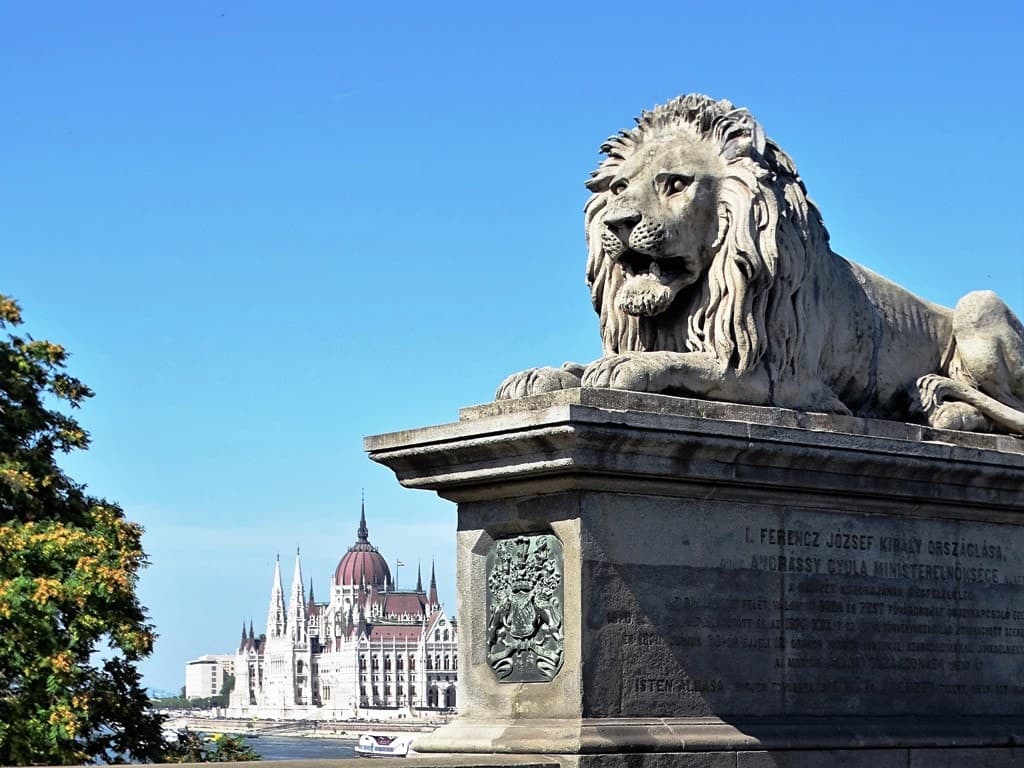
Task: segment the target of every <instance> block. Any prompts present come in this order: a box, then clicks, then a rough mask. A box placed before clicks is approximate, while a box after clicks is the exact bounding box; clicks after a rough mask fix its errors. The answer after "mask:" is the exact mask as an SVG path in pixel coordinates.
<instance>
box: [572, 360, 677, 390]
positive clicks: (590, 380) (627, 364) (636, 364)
mask: <svg viewBox="0 0 1024 768" xmlns="http://www.w3.org/2000/svg"><path fill="white" fill-rule="evenodd" d="M656 374H657V372H656V371H655V370H654V369H653V367H652V366H651V365H649V364H648V361H647V360H646V359H644V358H641V357H638V356H635V355H609V356H608V357H602V358H601V359H600V360H597V361H595V362H593V363H591V364H590V365H588V366H587V368H586V370H585V371H584V372H583V380H582V384H583V386H584V387H602V388H605V389H628V390H632V391H634V392H657V391H658V390H657V384H656V382H655V379H656V378H657V375H656Z"/></svg>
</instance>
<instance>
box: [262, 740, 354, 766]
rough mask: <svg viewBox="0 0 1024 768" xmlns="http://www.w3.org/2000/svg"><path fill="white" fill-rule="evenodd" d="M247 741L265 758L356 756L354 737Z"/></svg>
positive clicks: (296, 758)
mask: <svg viewBox="0 0 1024 768" xmlns="http://www.w3.org/2000/svg"><path fill="white" fill-rule="evenodd" d="M245 743H246V744H248V745H249V746H250V747H252V748H253V749H254V750H256V752H258V753H259V755H260V757H262V758H263V759H264V760H324V759H338V758H347V757H355V756H356V753H355V747H356V742H355V740H353V739H321V738H310V737H304V736H260V737H259V738H258V739H246V740H245ZM367 762H369V761H367Z"/></svg>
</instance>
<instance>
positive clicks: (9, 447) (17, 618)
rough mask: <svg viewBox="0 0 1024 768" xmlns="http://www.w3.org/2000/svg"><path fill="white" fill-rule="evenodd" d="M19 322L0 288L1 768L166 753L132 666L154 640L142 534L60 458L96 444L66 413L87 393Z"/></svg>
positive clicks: (57, 353) (58, 356)
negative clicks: (142, 582)
mask: <svg viewBox="0 0 1024 768" xmlns="http://www.w3.org/2000/svg"><path fill="white" fill-rule="evenodd" d="M20 324H21V312H20V309H19V307H18V305H17V303H16V302H15V301H13V300H12V299H9V298H7V297H5V296H2V295H0V331H2V332H3V334H2V335H0V765H16V764H29V763H31V764H60V763H63V764H72V763H81V762H83V761H108V762H109V761H117V762H120V761H127V760H136V761H154V760H161V759H163V758H164V757H165V756H166V755H165V749H166V745H165V743H164V739H163V737H162V734H161V717H160V716H159V715H157V714H156V713H154V712H153V711H152V709H151V708H150V705H149V701H148V697H147V696H146V694H145V692H144V691H143V689H142V687H141V685H140V678H139V673H138V671H137V670H136V663H137V662H138V661H139V660H141V659H143V658H145V657H146V656H147V655H149V653H150V652H151V651H152V647H153V638H154V635H153V628H152V626H151V625H150V624H149V623H148V621H147V617H146V614H145V611H144V609H143V608H142V606H141V605H140V604H139V602H138V599H137V597H136V595H135V587H136V582H137V579H138V574H139V570H140V569H141V568H142V567H143V566H144V565H145V564H146V562H147V561H146V556H145V553H144V552H143V550H142V545H141V537H142V529H141V527H140V526H138V525H136V524H135V523H131V522H128V521H127V520H126V519H125V517H124V513H123V512H122V510H121V509H120V507H118V506H117V505H116V504H112V503H109V502H107V501H105V500H103V499H98V498H95V497H93V496H90V495H89V494H88V493H87V492H86V489H85V486H84V485H81V484H78V483H76V482H74V481H73V480H72V479H71V478H69V477H68V476H67V475H66V474H64V472H63V471H62V470H61V469H60V467H59V466H58V465H57V461H56V458H57V455H58V454H59V453H67V452H69V451H72V450H76V449H77V450H81V449H85V448H86V447H88V444H89V437H88V435H87V434H86V432H85V431H84V430H83V429H82V428H81V427H80V426H79V424H78V423H77V422H76V421H75V419H74V418H72V417H71V416H70V415H69V411H70V410H71V409H74V408H77V407H78V406H79V405H80V404H81V403H82V402H83V401H84V400H86V399H87V398H89V397H91V396H92V392H91V391H90V390H89V388H88V387H86V386H85V385H84V384H83V383H82V382H80V381H78V380H77V379H75V378H73V377H71V376H69V375H68V374H67V373H65V363H66V360H67V353H66V352H65V351H64V349H63V348H62V347H60V346H59V345H57V344H53V343H51V342H48V341H36V340H34V339H32V337H31V336H28V335H25V336H18V335H15V334H14V333H13V329H14V328H15V327H16V326H18V325H20ZM61 409H63V410H61Z"/></svg>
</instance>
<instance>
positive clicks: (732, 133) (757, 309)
mask: <svg viewBox="0 0 1024 768" xmlns="http://www.w3.org/2000/svg"><path fill="white" fill-rule="evenodd" d="M666 139H669V140H672V139H677V140H685V141H701V142H705V143H707V144H708V145H709V146H710V147H711V148H713V149H714V151H716V152H717V153H718V155H719V156H720V157H721V158H722V160H723V161H724V162H725V164H726V168H727V171H726V174H725V175H724V177H723V178H722V179H721V180H720V187H719V196H718V201H717V203H718V216H719V231H718V238H717V242H716V243H715V245H714V246H713V254H712V261H711V265H710V267H709V268H708V270H707V271H706V273H705V274H704V275H703V276H702V277H701V278H700V279H698V281H697V282H696V283H694V284H693V285H691V286H689V287H688V288H686V289H684V290H683V292H682V294H681V295H680V296H678V297H677V298H676V300H675V302H674V303H673V305H672V306H671V307H670V308H669V309H668V310H667V311H666V312H664V313H662V314H660V315H656V316H654V317H635V316H632V315H628V314H626V313H625V312H623V311H621V310H620V309H618V308H617V307H616V304H615V295H616V293H617V292H618V290H619V288H620V286H621V285H622V282H623V280H624V276H623V273H622V270H621V269H620V268H619V267H618V266H617V265H616V264H615V263H614V261H613V260H612V259H611V258H609V257H608V256H606V254H605V253H604V250H603V248H602V246H601V228H602V226H603V217H602V215H601V214H602V211H604V210H605V208H606V206H607V205H608V201H609V196H610V194H611V193H610V192H609V191H608V190H609V185H610V183H611V181H612V179H613V178H614V177H615V175H616V173H617V169H618V168H619V166H620V165H621V164H622V163H623V162H624V161H625V160H626V159H627V158H629V157H630V155H631V154H633V153H635V152H639V151H643V150H644V147H645V144H647V143H648V142H650V141H652V140H658V141H664V140H666ZM601 152H602V153H603V154H604V155H606V158H605V159H604V160H603V161H602V162H601V164H600V165H599V166H598V168H597V170H595V171H594V172H593V173H592V174H591V178H590V180H589V181H588V182H587V187H588V189H590V190H591V191H592V192H593V194H592V195H591V197H590V198H589V200H588V201H587V204H586V207H585V209H584V210H585V224H586V234H587V246H588V259H587V285H588V286H589V287H590V291H591V300H592V301H593V305H594V309H595V310H596V311H597V313H598V315H599V316H600V322H601V339H602V344H603V347H604V354H605V355H612V354H619V353H625V352H641V351H655V350H659V351H660V350H664V351H672V352H706V353H711V354H713V355H715V356H716V357H717V358H718V359H719V360H721V361H722V362H723V363H728V364H729V365H730V366H733V367H734V368H735V370H736V371H737V372H738V373H743V372H744V371H747V370H749V369H751V368H754V367H756V366H758V365H760V364H765V365H767V367H768V372H769V376H770V378H771V380H772V381H778V380H779V378H780V376H783V375H786V373H789V372H795V369H796V368H797V367H798V366H800V365H801V364H803V362H804V361H801V360H800V359H799V358H800V350H799V349H798V347H797V345H798V344H799V340H800V339H801V338H802V334H801V328H800V327H799V325H800V322H801V320H802V318H807V317H813V316H814V315H813V313H812V312H809V311H808V310H809V309H810V308H809V307H808V306H805V305H806V304H808V303H810V302H812V301H813V300H814V298H813V295H812V294H813V293H814V290H813V288H811V287H810V285H809V284H810V282H811V281H812V279H813V276H814V274H815V272H816V268H817V267H818V266H820V265H821V262H822V261H823V260H824V259H826V258H834V257H833V256H832V254H831V251H830V249H829V246H828V232H827V231H826V230H825V227H824V224H823V223H822V221H821V215H820V214H819V212H818V209H817V208H816V207H815V205H814V203H812V202H811V200H810V199H809V198H808V197H807V192H806V189H805V188H804V185H803V182H802V181H801V180H800V177H799V176H798V175H797V172H796V168H795V166H794V164H793V161H792V160H790V158H789V157H788V156H787V155H786V154H785V152H783V151H782V150H781V149H780V148H779V147H778V146H777V145H776V144H775V143H774V142H773V141H771V140H770V139H767V138H766V137H765V136H764V133H763V131H762V129H761V127H760V125H759V124H758V123H757V122H756V121H755V120H754V118H753V117H752V116H751V115H750V114H749V113H748V112H747V111H746V110H744V109H735V108H734V107H733V105H732V104H731V103H730V102H728V101H715V100H713V99H710V98H708V97H707V96H701V95H695V94H694V95H688V96H681V97H679V98H676V99H674V100H672V101H670V102H668V103H667V104H664V105H661V106H658V107H655V108H654V109H653V110H651V111H648V112H644V113H643V114H642V115H641V116H640V117H639V118H637V119H636V127H634V128H632V129H630V130H623V131H620V132H619V133H618V134H617V135H616V136H613V137H611V138H609V139H608V140H607V141H606V142H605V143H604V144H603V145H602V146H601ZM805 289H806V290H805ZM769 340H773V341H772V344H773V347H769Z"/></svg>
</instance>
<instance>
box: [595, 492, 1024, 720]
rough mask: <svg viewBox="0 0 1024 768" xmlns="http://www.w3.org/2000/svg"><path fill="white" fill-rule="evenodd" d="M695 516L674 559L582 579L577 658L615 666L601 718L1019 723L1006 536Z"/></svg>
mask: <svg viewBox="0 0 1024 768" xmlns="http://www.w3.org/2000/svg"><path fill="white" fill-rule="evenodd" d="M667 506H668V505H666V514H665V516H664V517H659V516H658V515H656V514H655V512H654V511H653V509H654V508H653V505H652V506H651V507H648V516H649V519H650V520H651V524H652V532H653V531H656V532H657V535H658V536H662V533H661V532H662V531H663V530H665V529H668V528H670V527H671V526H672V524H673V522H674V521H673V519H672V517H671V516H670V515H671V513H670V512H668V510H667ZM710 509H711V508H710V507H709V508H708V510H709V511H707V512H706V513H705V512H704V511H690V512H689V514H688V515H687V516H685V520H686V523H685V525H686V529H687V531H688V536H689V544H688V547H687V548H686V549H685V550H680V549H676V550H674V551H669V550H668V548H666V549H665V553H664V554H662V553H661V550H658V549H655V550H654V551H653V552H654V554H653V556H652V555H649V554H647V553H646V552H643V551H640V552H637V551H636V550H629V549H628V548H626V547H621V548H617V545H616V543H615V542H613V541H610V540H604V541H602V542H601V543H602V546H604V547H605V548H606V550H611V551H613V552H620V551H621V552H623V553H626V552H628V553H629V555H630V556H631V557H636V560H634V561H633V562H632V563H631V562H629V559H630V558H623V559H621V560H616V561H612V562H602V561H600V560H595V561H592V562H589V563H587V564H586V568H587V575H588V578H589V579H591V581H592V585H593V591H594V594H595V595H601V596H602V597H603V599H604V600H605V601H606V602H607V604H608V609H607V610H605V611H602V613H601V614H600V616H601V618H602V619H603V620H604V621H603V622H601V623H600V626H596V627H595V629H596V630H597V631H596V632H595V634H594V636H593V641H592V642H593V643H594V645H593V647H594V648H596V647H597V646H598V645H600V646H601V647H615V648H618V649H621V650H620V653H621V655H622V659H623V663H622V664H621V665H620V667H619V669H620V677H619V678H618V680H619V682H618V683H617V687H616V689H615V691H616V692H617V693H616V695H617V696H618V697H619V698H618V702H617V704H616V705H615V706H614V707H610V708H609V709H608V714H627V715H628V714H634V713H647V714H658V715H665V716H668V715H672V714H676V713H680V712H684V713H687V714H707V713H721V712H727V713H731V714H751V715H770V714H774V713H801V714H807V715H832V714H836V715H841V714H845V713H852V712H864V711H871V712H873V713H875V714H879V715H892V716H900V715H929V714H937V713H962V714H991V715H997V714H1006V713H1024V698H1022V697H1024V592H1022V590H1021V588H1022V587H1024V528H1022V527H1020V526H1016V525H1010V524H1003V523H989V522H980V521H955V520H935V519H926V518H911V519H907V518H887V517H884V516H880V515H879V516H869V515H850V514H845V515H844V514H836V513H830V512H819V511H816V510H787V511H781V510H780V511H776V512H771V511H767V510H763V511H755V510H753V509H750V508H748V509H746V510H744V513H743V514H742V515H737V516H727V515H722V514H715V513H713V512H711V511H710ZM676 514H678V512H676ZM655 521H657V522H655ZM682 524H683V523H682V521H680V525H682ZM637 535H638V536H639V535H640V534H639V533H638V534H637ZM664 538H665V539H666V540H667V537H664ZM655 540H656V541H660V540H661V539H655ZM637 555H639V557H637ZM591 706H594V707H597V706H602V705H601V703H600V702H596V700H595V703H593V704H591Z"/></svg>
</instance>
